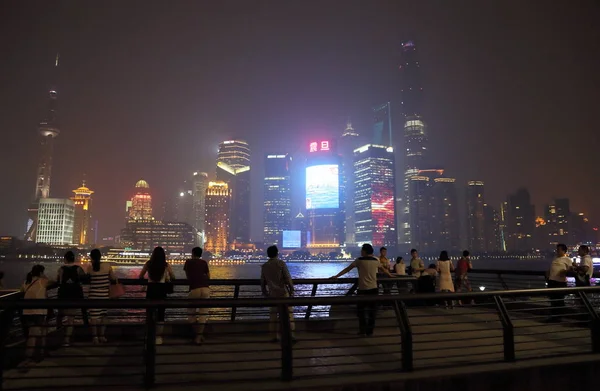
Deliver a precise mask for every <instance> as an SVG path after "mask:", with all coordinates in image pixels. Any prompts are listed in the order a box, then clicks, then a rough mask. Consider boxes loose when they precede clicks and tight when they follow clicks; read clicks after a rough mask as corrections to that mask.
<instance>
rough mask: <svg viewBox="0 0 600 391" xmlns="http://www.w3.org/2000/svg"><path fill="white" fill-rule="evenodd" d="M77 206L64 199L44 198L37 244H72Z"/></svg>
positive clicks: (40, 212) (41, 206) (39, 214)
mask: <svg viewBox="0 0 600 391" xmlns="http://www.w3.org/2000/svg"><path fill="white" fill-rule="evenodd" d="M74 223H75V204H74V202H73V201H72V200H69V199H62V198H42V199H40V204H39V213H38V232H37V236H36V242H37V243H45V244H49V245H54V246H63V245H68V244H72V241H73V226H74Z"/></svg>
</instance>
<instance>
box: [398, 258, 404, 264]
mask: <svg viewBox="0 0 600 391" xmlns="http://www.w3.org/2000/svg"><path fill="white" fill-rule="evenodd" d="M402 262H404V260H403V259H402V257H396V264H398V263H402Z"/></svg>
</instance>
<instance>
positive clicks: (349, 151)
mask: <svg viewBox="0 0 600 391" xmlns="http://www.w3.org/2000/svg"><path fill="white" fill-rule="evenodd" d="M360 144H361V140H360V135H359V134H358V132H357V131H356V130H354V128H353V127H352V122H351V121H350V118H348V121H347V123H346V129H345V130H344V132H343V133H342V137H341V139H340V141H339V143H338V148H339V150H338V153H339V154H340V155H341V156H342V189H341V191H342V201H343V209H344V213H345V219H346V220H345V223H344V232H345V240H344V242H345V243H346V245H347V246H348V245H354V244H356V239H355V227H354V150H355V149H356V148H358V147H359V146H360Z"/></svg>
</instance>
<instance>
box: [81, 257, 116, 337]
mask: <svg viewBox="0 0 600 391" xmlns="http://www.w3.org/2000/svg"><path fill="white" fill-rule="evenodd" d="M101 258H102V254H101V253H100V250H98V249H93V250H92V251H91V252H90V259H91V260H92V262H91V264H90V268H89V269H88V275H89V276H90V293H89V295H88V299H92V300H98V299H108V298H110V283H111V281H115V280H116V278H115V273H114V271H113V268H112V266H110V265H109V264H107V263H102V262H101V261H100V260H101ZM89 317H90V325H91V326H92V336H93V340H92V341H93V343H94V344H95V345H98V344H99V343H106V342H108V340H107V339H106V309H105V308H90V310H89Z"/></svg>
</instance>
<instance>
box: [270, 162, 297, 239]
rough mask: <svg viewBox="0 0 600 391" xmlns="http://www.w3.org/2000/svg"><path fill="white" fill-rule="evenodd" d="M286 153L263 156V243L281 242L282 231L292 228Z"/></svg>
mask: <svg viewBox="0 0 600 391" xmlns="http://www.w3.org/2000/svg"><path fill="white" fill-rule="evenodd" d="M291 162H292V158H291V156H290V155H288V154H280V155H275V154H269V155H267V156H266V157H265V183H264V225H263V232H264V243H265V245H271V244H277V245H281V243H282V233H283V231H286V230H290V229H291V228H292V188H291V180H290V165H291Z"/></svg>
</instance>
